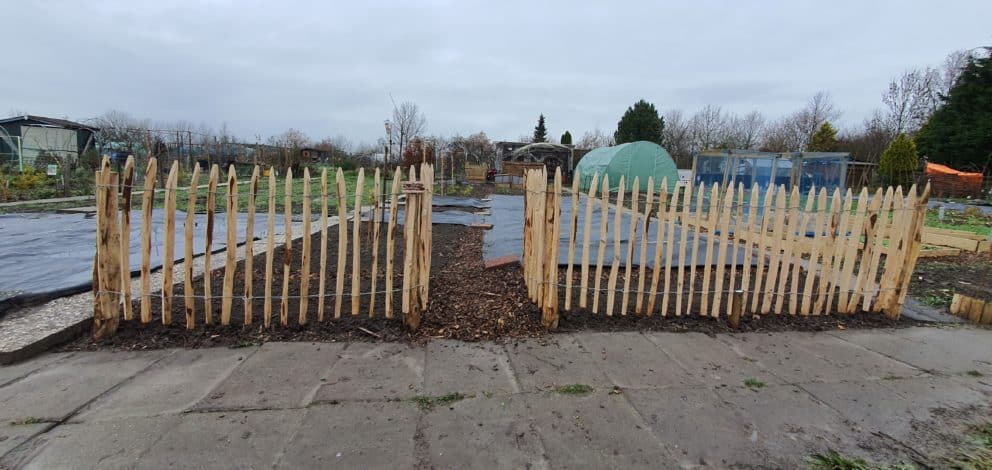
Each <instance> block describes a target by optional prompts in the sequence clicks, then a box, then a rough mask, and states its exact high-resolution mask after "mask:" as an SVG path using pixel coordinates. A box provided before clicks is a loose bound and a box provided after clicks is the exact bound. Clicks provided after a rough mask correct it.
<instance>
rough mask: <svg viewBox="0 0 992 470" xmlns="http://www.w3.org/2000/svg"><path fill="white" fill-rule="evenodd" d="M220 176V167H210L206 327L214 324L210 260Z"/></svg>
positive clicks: (204, 268) (205, 290) (205, 252)
mask: <svg viewBox="0 0 992 470" xmlns="http://www.w3.org/2000/svg"><path fill="white" fill-rule="evenodd" d="M219 175H220V167H218V166H217V165H216V164H214V166H212V167H210V181H209V182H208V183H207V233H206V242H205V245H204V250H203V315H204V317H203V322H204V323H206V324H207V325H213V324H214V309H213V295H212V292H211V287H210V279H211V278H212V276H211V274H212V273H213V270H212V268H211V265H210V260H211V257H212V256H213V254H212V253H211V251H213V244H214V213H215V212H216V210H217V178H218V177H219Z"/></svg>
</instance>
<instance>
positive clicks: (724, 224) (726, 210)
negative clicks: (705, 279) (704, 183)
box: [710, 185, 734, 317]
mask: <svg viewBox="0 0 992 470" xmlns="http://www.w3.org/2000/svg"><path fill="white" fill-rule="evenodd" d="M733 212H734V186H733V185H728V186H727V188H726V192H725V193H724V195H723V208H722V210H721V211H720V218H719V221H718V224H719V226H718V228H717V230H719V231H720V246H719V247H718V249H717V255H716V275H715V279H714V282H713V293H714V294H715V295H714V296H713V310H711V311H710V316H712V317H719V316H720V313H721V312H720V305H721V301H722V299H723V294H724V291H726V292H727V293H729V292H731V291H733V286H730V288H728V289H724V284H725V280H724V274H725V273H724V271H725V269H726V265H727V251H728V248H731V247H730V233H729V232H730V215H731V214H732V213H733ZM714 236H715V233H714ZM728 297H729V295H728Z"/></svg>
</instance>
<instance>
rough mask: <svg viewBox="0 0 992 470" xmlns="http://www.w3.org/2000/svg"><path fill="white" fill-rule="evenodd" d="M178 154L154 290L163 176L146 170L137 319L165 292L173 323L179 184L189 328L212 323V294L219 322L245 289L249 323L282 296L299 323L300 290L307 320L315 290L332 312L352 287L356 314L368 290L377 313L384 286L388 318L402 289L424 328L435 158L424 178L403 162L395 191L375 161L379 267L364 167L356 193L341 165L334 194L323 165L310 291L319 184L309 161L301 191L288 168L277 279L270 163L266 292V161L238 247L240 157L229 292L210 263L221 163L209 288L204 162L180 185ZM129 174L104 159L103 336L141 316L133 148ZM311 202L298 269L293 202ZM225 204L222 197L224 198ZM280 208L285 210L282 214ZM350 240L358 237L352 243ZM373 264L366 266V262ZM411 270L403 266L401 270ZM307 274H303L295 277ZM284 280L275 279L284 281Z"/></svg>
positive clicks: (266, 315) (413, 321)
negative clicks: (200, 271)
mask: <svg viewBox="0 0 992 470" xmlns="http://www.w3.org/2000/svg"><path fill="white" fill-rule="evenodd" d="M156 166H157V162H156V160H155V159H154V158H152V159H151V160H150V161H149V164H148V165H147V167H146V170H147V173H148V174H149V175H154V174H155V171H157V170H156ZM178 169H179V164H178V162H175V161H174V162H173V164H172V166H171V168H170V170H169V173H168V178H167V179H166V182H165V188H164V189H165V191H164V209H162V210H164V219H165V231H164V232H165V234H164V239H163V240H162V245H161V248H162V251H163V266H162V271H163V273H162V274H163V275H162V284H161V293H159V294H153V293H152V285H151V262H150V253H151V250H152V237H151V233H152V212H153V211H154V210H156V209H155V207H154V204H155V199H154V198H155V185H156V178H153V177H147V178H145V179H144V187H143V193H142V194H141V197H142V201H141V202H142V209H141V222H140V223H141V231H140V233H141V240H140V243H141V255H142V260H141V271H140V281H141V282H140V292H138V294H137V295H138V296H139V299H140V309H139V310H140V311H139V312H138V320H139V321H140V322H141V323H149V322H151V321H152V310H151V304H152V300H153V298H154V297H156V296H159V297H160V301H161V321H162V323H163V324H166V325H168V324H171V323H172V310H173V308H172V301H173V295H174V292H175V287H174V285H173V267H174V260H175V236H176V230H175V227H176V202H177V198H178V193H180V192H184V191H185V192H186V193H187V195H186V197H187V198H188V199H187V206H186V207H187V210H186V220H185V228H184V236H185V239H184V248H185V253H184V255H185V256H184V259H183V273H184V274H183V289H182V295H183V304H184V308H185V317H186V318H185V320H186V328H187V329H193V328H195V327H196V325H197V324H198V323H199V322H202V323H203V324H207V325H210V324H213V323H214V318H213V316H214V307H213V302H214V301H215V300H220V302H221V311H220V318H219V321H220V324H221V325H229V324H231V323H232V317H234V316H235V314H234V312H233V304H234V300H235V299H240V300H241V301H242V302H241V303H242V304H243V309H244V310H243V315H242V316H241V317H242V319H241V323H242V324H243V325H250V324H251V323H252V322H253V317H254V312H253V304H254V303H255V301H256V300H259V301H261V302H262V309H263V314H262V321H263V324H264V326H265V327H269V326H270V325H271V323H272V317H273V309H274V308H275V307H274V305H276V304H277V305H278V307H277V308H278V311H277V312H276V313H277V314H278V323H279V324H280V325H288V324H290V319H289V318H290V314H291V312H290V299H298V307H299V315H298V320H297V322H296V323H298V324H305V323H307V322H308V321H309V318H308V310H309V307H310V303H309V302H310V300H311V299H313V300H314V301H315V302H316V303H317V312H316V320H317V321H324V319H325V314H324V313H325V306H328V305H329V304H330V299H332V298H333V300H334V301H333V308H334V318H340V317H341V315H342V313H341V312H342V304H343V300H344V298H345V297H349V298H350V300H351V314H352V315H358V314H359V313H361V301H362V298H366V299H367V300H368V315H369V316H370V317H371V316H374V315H375V310H376V305H377V304H376V299H377V296H385V299H384V303H383V310H384V312H383V313H384V315H385V317H386V318H392V317H393V303H394V300H393V299H394V294H395V293H396V292H401V293H402V301H401V306H402V313H403V315H404V321H405V323H406V324H407V326H408V327H410V328H411V329H416V327H417V326H418V325H419V322H420V312H421V310H422V309H424V308H426V307H427V300H428V294H429V290H428V280H429V276H430V262H431V224H432V212H431V205H432V197H433V196H432V194H433V167H431V166H430V165H421V167H420V168H419V179H418V177H417V176H418V175H417V174H416V173H417V172H415V171H414V169H413V168H411V169H410V171H409V174H408V179H404V175H403V171H402V170H401V169H397V170H396V173H395V174H394V176H393V180H392V185H391V189H390V190H389V192H388V193H387V192H384V191H383V189H384V188H385V186H384V183H385V181H384V178H383V177H382V175H380V172H379V170H378V169H376V171H375V175H374V178H373V188H371V189H372V197H371V199H372V209H371V219H369V221H368V222H367V223H366V230H367V231H369V232H370V233H368V234H367V235H368V237H367V238H368V239H370V240H371V244H372V249H371V267H370V268H369V267H366V266H365V263H364V262H365V261H368V260H367V259H364V258H363V253H362V250H361V245H362V238H363V237H362V222H363V221H362V216H361V214H362V210H361V208H362V204H363V201H364V199H363V194H364V185H365V178H364V169H361V170H359V176H358V179H357V182H356V187H355V191H354V193H353V194H348V193H347V191H346V183H345V179H344V176H343V172H342V171H341V170H340V169H338V171H337V173H336V175H335V181H334V183H335V185H336V188H335V189H336V191H335V194H329V192H328V174H327V169H326V168H325V169H324V170H323V171H322V172H321V175H320V179H319V184H320V188H319V193H320V196H319V199H316V201H318V202H319V206H320V216H319V218H317V223H318V224H319V231H320V243H321V246H320V259H319V271H318V280H317V282H318V285H317V294H316V295H314V294H311V286H310V278H311V276H310V275H309V274H310V273H311V270H310V263H311V260H310V253H311V243H312V242H311V235H312V233H311V229H312V225H311V224H312V222H313V218H314V214H312V207H311V206H312V204H311V200H312V199H314V198H313V192H312V188H311V178H310V173H309V169H304V172H303V178H302V180H303V182H302V185H303V189H302V193H301V194H296V191H294V189H293V175H292V172H291V171H290V172H288V174H287V175H286V177H285V180H284V182H283V184H284V185H285V189H284V200H283V207H284V212H285V218H286V219H285V220H286V224H285V230H286V241H285V250H284V254H285V255H284V259H283V260H282V262H283V273H282V274H283V276H282V279H281V280H279V279H275V278H274V276H273V265H274V263H275V260H274V256H275V248H276V244H275V238H274V231H275V226H274V221H275V219H276V205H277V203H276V194H277V190H278V186H277V181H276V177H275V172H274V171H272V170H271V169H270V171H269V172H268V177H267V179H268V185H267V190H268V191H267V193H268V194H267V196H268V199H267V208H268V217H267V221H268V227H267V228H268V229H267V234H266V259H265V275H264V294H262V295H258V294H257V293H256V292H255V291H254V289H253V285H254V279H253V273H254V267H253V265H252V261H253V257H254V255H255V253H254V248H253V245H254V242H253V234H254V224H255V212H256V205H257V202H258V196H259V180H260V179H264V177H261V176H260V168H259V167H258V166H255V167H254V171H253V172H252V174H251V178H250V181H249V184H248V186H247V187H246V188H245V189H244V190H246V191H248V197H247V208H246V210H247V222H246V226H245V233H246V237H245V238H246V239H245V243H244V244H243V246H242V247H238V239H237V234H238V218H237V217H236V214H237V213H238V210H239V207H238V205H239V199H238V191H239V189H240V188H239V185H238V182H237V175H236V174H235V172H234V169H233V167H232V168H231V169H230V170H229V172H228V175H227V191H226V193H227V194H226V214H227V215H228V217H227V218H226V222H227V223H226V226H227V230H226V247H225V248H224V255H223V257H224V260H225V261H224V280H223V288H222V293H221V295H216V293H214V292H212V291H211V287H210V282H209V280H210V278H211V276H210V273H211V268H212V264H211V258H212V256H211V255H212V253H211V250H212V247H211V244H212V240H213V235H214V234H213V227H214V216H215V213H216V211H217V206H218V203H217V195H218V191H217V188H218V184H219V182H218V179H219V178H220V175H219V173H220V171H219V168H218V166H217V165H213V167H212V168H211V170H210V172H209V175H208V183H207V193H206V226H205V227H204V228H203V230H204V231H205V232H206V233H205V244H206V246H205V250H204V255H203V258H204V263H205V268H204V273H205V274H204V276H203V289H202V291H199V292H197V291H195V289H194V277H195V276H194V267H193V263H194V255H193V253H194V251H193V238H194V237H193V235H194V231H195V230H198V228H197V227H196V224H195V222H194V208H195V207H197V206H196V202H197V197H198V189H200V188H202V187H200V186H198V184H199V182H200V168H199V167H198V166H195V167H194V170H193V173H192V176H191V177H190V183H189V186H188V187H185V188H181V187H179V186H178V183H179V182H178V177H179V175H178ZM122 174H123V178H121V177H120V176H119V175H118V173H116V172H113V171H111V169H110V163H109V161H108V160H106V159H105V160H104V162H103V165H102V169H101V170H100V171H97V172H96V190H97V191H96V197H97V216H96V231H97V237H96V256H95V258H94V266H93V293H94V315H93V318H94V325H93V335H94V337H95V338H97V339H99V338H103V337H108V336H111V335H113V334H114V332H115V331H116V329H117V327H118V324H119V321H120V318H121V317H122V316H123V319H124V320H125V321H132V320H134V319H135V312H134V311H133V308H132V288H131V277H130V274H129V273H130V260H129V253H130V244H131V240H130V238H131V237H130V233H131V198H132V189H133V187H134V184H133V183H134V178H135V166H134V160H133V158H129V159H128V161H127V163H126V164H125V165H124V169H123V172H122ZM401 190H402V192H403V193H405V194H406V201H405V203H401V202H400V201H399V196H400V191H401ZM350 197H354V201H355V202H354V208H355V210H354V212H353V217H352V219H353V220H352V221H350V223H349V221H348V207H347V201H348V200H349V199H350ZM331 200H333V201H334V202H336V205H337V209H338V245H337V267H336V269H335V270H334V272H333V273H332V272H331V268H330V266H328V263H327V250H328V248H329V247H328V245H329V243H328V218H329V212H328V210H329V207H328V203H329V201H331ZM297 202H299V203H301V204H302V214H301V216H302V234H301V235H302V241H301V244H302V247H301V249H300V254H299V258H300V259H299V262H300V266H301V271H296V272H294V271H293V269H291V262H292V261H293V256H294V255H295V252H294V250H293V245H294V243H293V234H292V227H293V223H292V221H293V207H294V203H297ZM221 204H223V202H221ZM400 206H402V211H403V212H404V223H403V234H402V239H401V243H402V245H401V248H402V250H403V259H402V260H401V262H402V263H403V264H402V266H401V267H399V268H396V267H395V259H394V258H396V257H397V247H396V232H397V230H398V227H397V225H398V213H399V212H400V211H401V209H400ZM386 208H388V210H389V218H388V222H385V224H386V236H385V244H386V246H385V253H386V254H385V260H384V264H385V272H384V273H383V275H382V276H381V277H383V278H384V284H385V286H384V287H379V285H378V278H379V277H380V276H379V269H380V264H379V263H380V259H379V252H380V249H379V246H380V245H379V240H380V233H381V232H380V225H382V224H383V223H384V222H383V221H382V220H381V219H383V216H384V214H383V212H382V211H383V210H384V209H386ZM280 215H281V214H280ZM349 225H350V226H351V232H350V234H349ZM349 242H350V243H349ZM349 245H350V246H351V260H352V270H351V276H350V279H351V289H350V292H346V291H345V279H346V278H347V277H348V272H347V266H346V264H347V260H348V258H349V256H348V248H349ZM238 250H243V254H244V265H243V268H242V269H243V271H242V277H243V278H244V284H243V286H242V287H239V288H236V287H235V285H234V284H235V278H236V277H237V276H236V270H237V265H238V264H237V252H238ZM366 270H367V272H366ZM301 272H302V273H307V275H301ZM363 272H366V273H367V274H368V275H369V276H370V277H371V289H370V291H369V292H362V291H361V289H362V283H361V282H360V279H361V278H362V274H363ZM401 273H402V274H401ZM400 275H402V288H400V289H396V288H394V278H395V277H397V276H400ZM294 277H295V278H298V280H294V279H293V278H294ZM291 282H298V283H299V284H298V286H299V294H298V295H290V283H291ZM331 283H333V285H334V286H335V290H334V292H333V294H332V293H330V292H328V289H327V287H325V286H326V285H327V284H331ZM275 284H278V287H281V289H282V291H281V292H282V294H281V295H279V294H276V295H273V293H272V290H273V285H275ZM278 287H276V288H278ZM198 302H202V304H201V305H202V314H200V313H198V312H199V307H197V303H198ZM121 305H123V306H124V307H123V315H121Z"/></svg>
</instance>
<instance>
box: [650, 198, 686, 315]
mask: <svg viewBox="0 0 992 470" xmlns="http://www.w3.org/2000/svg"><path fill="white" fill-rule="evenodd" d="M683 189H685V188H683ZM684 197H685V196H683V198H684ZM678 210H679V183H678V182H676V183H675V190H674V191H672V199H671V200H670V201H668V228H667V231H668V233H666V234H665V293H664V295H662V296H661V297H662V300H661V316H663V317H667V316H668V303H669V300H671V291H672V258H673V256H672V255H673V254H674V250H675V220H676V218H677V217H678ZM661 229H662V227H658V232H661ZM659 238H660V237H659ZM655 267H656V268H657V267H658V265H655Z"/></svg>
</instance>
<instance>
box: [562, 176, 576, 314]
mask: <svg viewBox="0 0 992 470" xmlns="http://www.w3.org/2000/svg"><path fill="white" fill-rule="evenodd" d="M569 212H570V213H571V214H570V215H571V218H570V219H569V224H568V267H567V268H566V269H565V310H566V311H568V310H571V308H572V273H573V272H574V269H575V268H574V264H575V237H576V233H577V232H578V230H579V227H578V225H579V172H578V171H576V172H575V174H573V175H572V206H571V207H570V208H569Z"/></svg>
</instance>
